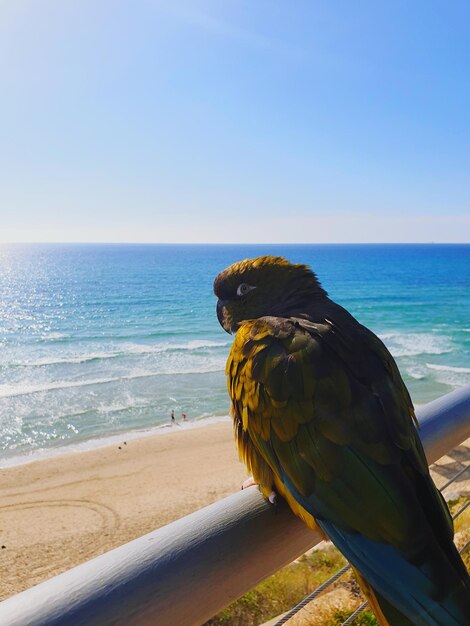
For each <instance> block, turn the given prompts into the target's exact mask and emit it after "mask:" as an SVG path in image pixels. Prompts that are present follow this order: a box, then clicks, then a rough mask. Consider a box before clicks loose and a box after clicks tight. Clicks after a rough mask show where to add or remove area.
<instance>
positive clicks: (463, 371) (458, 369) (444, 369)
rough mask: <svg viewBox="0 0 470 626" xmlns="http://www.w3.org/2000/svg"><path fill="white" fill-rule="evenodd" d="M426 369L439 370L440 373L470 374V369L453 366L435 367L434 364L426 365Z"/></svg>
mask: <svg viewBox="0 0 470 626" xmlns="http://www.w3.org/2000/svg"><path fill="white" fill-rule="evenodd" d="M426 367H429V369H432V370H438V371H440V372H457V373H459V374H470V367H453V366H451V365H434V364H433V363H426Z"/></svg>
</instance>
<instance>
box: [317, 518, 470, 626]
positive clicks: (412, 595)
mask: <svg viewBox="0 0 470 626" xmlns="http://www.w3.org/2000/svg"><path fill="white" fill-rule="evenodd" d="M318 523H319V525H320V526H321V527H322V528H323V530H324V531H325V532H326V533H327V534H328V536H329V537H330V539H331V540H332V541H333V543H334V544H335V545H336V546H337V548H339V550H341V552H343V554H344V555H345V556H346V558H347V559H348V560H349V562H350V563H351V565H352V566H353V568H354V569H357V570H359V571H360V572H361V574H360V575H359V579H360V581H361V583H364V582H365V585H363V584H361V586H362V587H363V589H364V592H365V593H366V596H367V597H368V599H369V600H370V603H371V608H372V609H373V610H374V612H376V615H377V619H378V620H379V623H380V625H381V626H383V625H387V624H389V625H390V626H411V625H413V626H468V624H470V578H469V577H468V575H467V574H466V573H465V572H464V573H462V572H460V569H459V568H456V567H455V568H454V567H453V564H452V561H451V560H449V556H451V555H446V554H444V552H443V551H442V549H441V548H440V546H434V549H430V551H429V553H427V554H426V556H425V558H424V560H423V562H422V563H421V564H420V565H419V566H417V565H414V564H413V563H411V562H409V561H408V560H407V559H406V558H405V557H404V555H403V554H402V553H401V552H400V551H399V550H397V549H396V548H394V547H393V546H391V545H387V544H383V543H379V542H376V541H372V540H370V539H367V538H366V537H364V536H361V535H358V534H352V533H348V532H345V531H343V530H340V529H338V528H337V527H335V526H333V525H332V524H329V523H328V522H325V521H320V520H319V521H318ZM436 571H437V572H438V573H439V577H438V579H439V585H438V586H436ZM431 572H433V575H432V576H430V573H431ZM377 608H378V609H379V610H378V611H376V609H377ZM384 620H385V621H384Z"/></svg>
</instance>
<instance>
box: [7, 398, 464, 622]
mask: <svg viewBox="0 0 470 626" xmlns="http://www.w3.org/2000/svg"><path fill="white" fill-rule="evenodd" d="M418 416H419V420H420V423H421V430H420V435H421V438H422V440H423V444H424V447H425V450H426V455H427V458H428V461H429V463H433V462H434V461H436V460H437V459H438V458H440V457H441V456H443V455H444V454H445V453H446V452H449V451H450V450H451V449H452V448H455V447H456V446H457V445H459V444H460V443H462V441H464V440H465V439H467V438H468V437H470V386H468V387H465V388H463V389H460V390H458V391H455V392H453V393H451V394H448V395H446V396H444V397H442V398H440V399H438V400H435V401H434V402H431V403H429V404H427V405H426V406H424V407H421V408H420V409H419V411H418ZM320 540H321V537H320V535H319V534H317V533H314V532H312V531H310V530H309V529H308V528H307V527H306V526H305V525H304V524H302V523H301V522H300V521H299V520H298V519H297V518H296V517H294V516H293V515H292V514H291V513H290V511H289V510H288V508H287V506H285V505H283V504H280V505H279V506H276V507H273V506H271V505H269V504H267V503H266V502H265V500H264V499H263V498H262V497H261V495H260V494H259V492H258V490H257V489H256V488H250V489H247V490H245V491H240V492H239V493H236V494H234V495H232V496H229V497H228V498H225V499H223V500H220V501H219V502H216V503H215V504H212V505H211V506H208V507H206V508H204V509H201V510H200V511H196V512H195V513H193V514H191V515H188V516H187V517H184V518H182V519H180V520H177V521H176V522H173V523H172V524H168V525H167V526H164V527H163V528H159V529H158V530H155V531H154V532H151V533H149V534H148V535H145V536H144V537H141V538H139V539H136V540H134V541H131V542H130V543H127V544H125V545H123V546H121V547H119V548H116V549H115V550H111V551H110V552H108V553H106V554H103V555H101V556H98V557H96V558H94V559H92V560H90V561H88V562H86V563H83V564H82V565H79V566H78V567H75V568H73V569H71V570H69V571H68V572H65V573H63V574H60V575H59V576H56V577H54V578H52V579H50V580H48V581H45V582H43V583H41V584H39V585H37V586H35V587H32V588H31V589H28V590H27V591H24V592H22V593H19V594H17V595H15V596H13V597H11V598H9V599H7V600H4V601H3V602H2V603H0V624H1V625H2V626H108V625H109V626H111V625H113V626H195V625H199V624H202V623H203V622H204V621H206V620H207V619H209V618H210V617H211V616H213V615H215V614H216V613H217V612H218V611H220V610H221V609H222V608H224V607H225V606H227V604H229V603H230V602H232V601H233V600H235V599H236V598H237V597H239V596H240V595H242V594H243V593H245V592H246V591H248V590H249V589H251V588H252V587H254V586H255V585H256V584H257V583H258V582H259V581H260V580H262V579H263V578H266V576H269V575H270V574H272V573H273V572H275V571H277V570H278V569H279V568H281V567H283V566H284V565H286V564H287V563H289V562H291V561H292V560H293V559H295V558H296V557H298V556H299V555H301V554H302V553H303V552H305V551H306V550H308V549H309V548H311V547H312V546H314V545H315V544H316V543H318V542H319V541H320Z"/></svg>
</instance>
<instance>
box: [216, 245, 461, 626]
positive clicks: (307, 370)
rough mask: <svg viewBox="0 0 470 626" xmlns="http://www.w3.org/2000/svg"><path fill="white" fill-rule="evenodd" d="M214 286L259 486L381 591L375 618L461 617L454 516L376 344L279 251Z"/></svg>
mask: <svg viewBox="0 0 470 626" xmlns="http://www.w3.org/2000/svg"><path fill="white" fill-rule="evenodd" d="M215 293H216V295H217V296H218V298H219V303H218V316H219V320H220V321H221V324H222V325H223V326H224V328H225V329H226V330H228V331H230V332H235V331H236V337H235V341H234V344H233V347H232V350H231V352H230V356H229V359H228V361H227V381H228V390H229V394H230V397H231V399H232V414H233V418H234V425H235V433H236V438H237V442H238V446H239V451H240V455H241V457H242V458H243V460H244V461H245V463H246V464H247V466H248V468H249V469H250V471H252V472H253V475H254V477H255V479H256V480H257V481H258V482H259V483H260V486H261V489H262V491H263V493H269V491H271V490H272V489H273V488H276V489H277V490H278V491H280V492H281V493H282V494H283V495H285V496H286V497H287V499H288V502H289V504H290V505H291V507H292V508H293V510H294V512H295V513H296V514H298V515H300V516H301V517H302V518H303V519H305V520H306V521H307V523H310V524H311V525H313V518H315V520H316V521H317V522H318V524H319V525H320V526H321V528H322V529H323V531H324V532H326V533H327V534H328V535H329V536H330V537H331V538H332V539H333V540H334V541H335V543H336V544H337V545H338V547H339V548H340V549H341V550H342V551H343V552H344V553H345V555H346V556H347V557H348V558H349V559H350V560H351V562H352V563H353V565H355V567H356V568H357V569H358V570H359V571H360V572H361V574H362V576H363V577H364V579H365V581H366V582H367V584H368V585H369V586H370V587H371V588H373V589H375V590H376V592H377V593H376V601H377V603H378V604H377V607H376V608H377V611H378V612H379V613H380V610H382V611H383V614H380V615H378V617H379V619H380V620H381V623H382V624H387V623H390V624H393V625H395V624H396V625H398V624H409V623H410V621H409V620H410V619H411V620H412V621H414V623H416V624H422V625H423V626H424V625H426V626H427V625H428V624H431V625H436V626H437V625H439V626H448V625H451V624H453V625H457V624H459V625H462V626H463V624H468V623H470V583H469V579H468V575H467V574H466V572H465V569H464V566H463V564H462V562H461V560H460V558H459V556H458V554H457V552H456V550H455V547H454V545H453V526H452V520H451V518H450V515H449V511H448V509H447V506H446V504H445V502H444V501H443V499H442V497H441V496H440V494H439V492H438V491H437V489H436V488H435V486H434V484H433V482H432V480H431V478H430V475H429V470H428V467H427V462H426V458H425V455H424V452H423V448H422V445H421V441H420V439H419V436H418V433H417V430H416V420H415V416H414V411H413V406H412V402H411V399H410V396H409V394H408V391H407V389H406V387H405V385H404V383H403V381H402V379H401V376H400V374H399V371H398V368H397V366H396V364H395V362H394V360H393V358H392V357H391V355H390V353H389V352H388V350H387V349H386V347H385V346H384V344H383V343H382V342H381V341H380V340H379V339H378V338H377V337H376V336H375V335H374V334H373V333H371V332H370V331H369V330H367V329H366V328H365V327H363V326H361V325H360V324H359V323H358V322H357V321H356V320H355V319H354V318H353V317H352V316H351V315H349V313H347V311H345V310H344V309H342V308H341V307H339V306H338V305H336V304H335V303H334V302H332V301H331V300H329V299H328V297H327V294H326V292H325V291H324V290H323V289H322V288H321V287H320V285H319V283H318V281H317V279H316V276H315V275H314V274H313V273H312V272H310V270H308V268H306V267H305V266H302V265H291V264H289V263H288V262H287V261H285V260H284V259H279V258H276V257H261V258H260V259H255V260H247V261H243V262H241V263H238V264H235V265H234V266H232V267H230V268H228V269H227V270H225V272H222V274H220V275H219V276H218V277H217V279H216V281H215ZM312 516H313V518H312ZM366 552H367V554H366ZM387 581H388V582H387ZM428 600H429V602H428ZM428 604H429V606H428ZM379 605H380V607H381V608H380V609H379V608H378V606H379ZM415 612H416V615H415ZM384 615H385V617H384ZM400 616H401V617H400ZM467 618H468V619H467Z"/></svg>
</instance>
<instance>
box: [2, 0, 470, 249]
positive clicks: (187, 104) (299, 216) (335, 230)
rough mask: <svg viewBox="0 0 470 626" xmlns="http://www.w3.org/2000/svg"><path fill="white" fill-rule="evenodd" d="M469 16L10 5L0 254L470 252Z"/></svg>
mask: <svg viewBox="0 0 470 626" xmlns="http://www.w3.org/2000/svg"><path fill="white" fill-rule="evenodd" d="M469 31H470V4H469V3H468V2H465V1H461V2H460V1H458V0H453V1H452V2H446V1H436V0H426V1H419V0H414V1H413V2H408V1H400V0H393V1H389V2H376V1H370V2H369V1H361V0H357V1H356V2H350V1H349V0H344V1H334V0H333V1H331V2H330V1H326V0H325V1H318V2H314V1H313V0H311V1H305V2H301V1H296V2H273V1H272V0H269V1H263V0H256V1H253V0H248V1H245V2H242V1H239V2H232V1H230V0H224V1H222V0H219V1H217V2H210V1H207V2H206V1H198V0H194V1H192V2H189V1H185V0H182V1H181V2H176V1H174V0H171V1H170V0H169V1H166V2H165V1H161V2H159V1H157V0H134V1H130V0H129V1H126V0H121V1H119V0H117V1H108V0H93V1H88V0H77V1H72V0H70V1H67V2H63V1H62V0H56V1H52V0H51V1H48V0H42V1H41V2H36V1H35V0H18V1H15V0H5V1H4V2H1V3H0V79H1V82H0V84H1V85H2V94H1V97H0V216H1V217H0V241H4V242H9V241H109V242H119V241H121V242H122V241H129V242H140V241H142V242H382V241H383V242H393V241H397V242H414V241H417V242H420V241H423V242H427V241H443V242H468V241H469V240H470V72H469V68H470V36H469Z"/></svg>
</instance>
